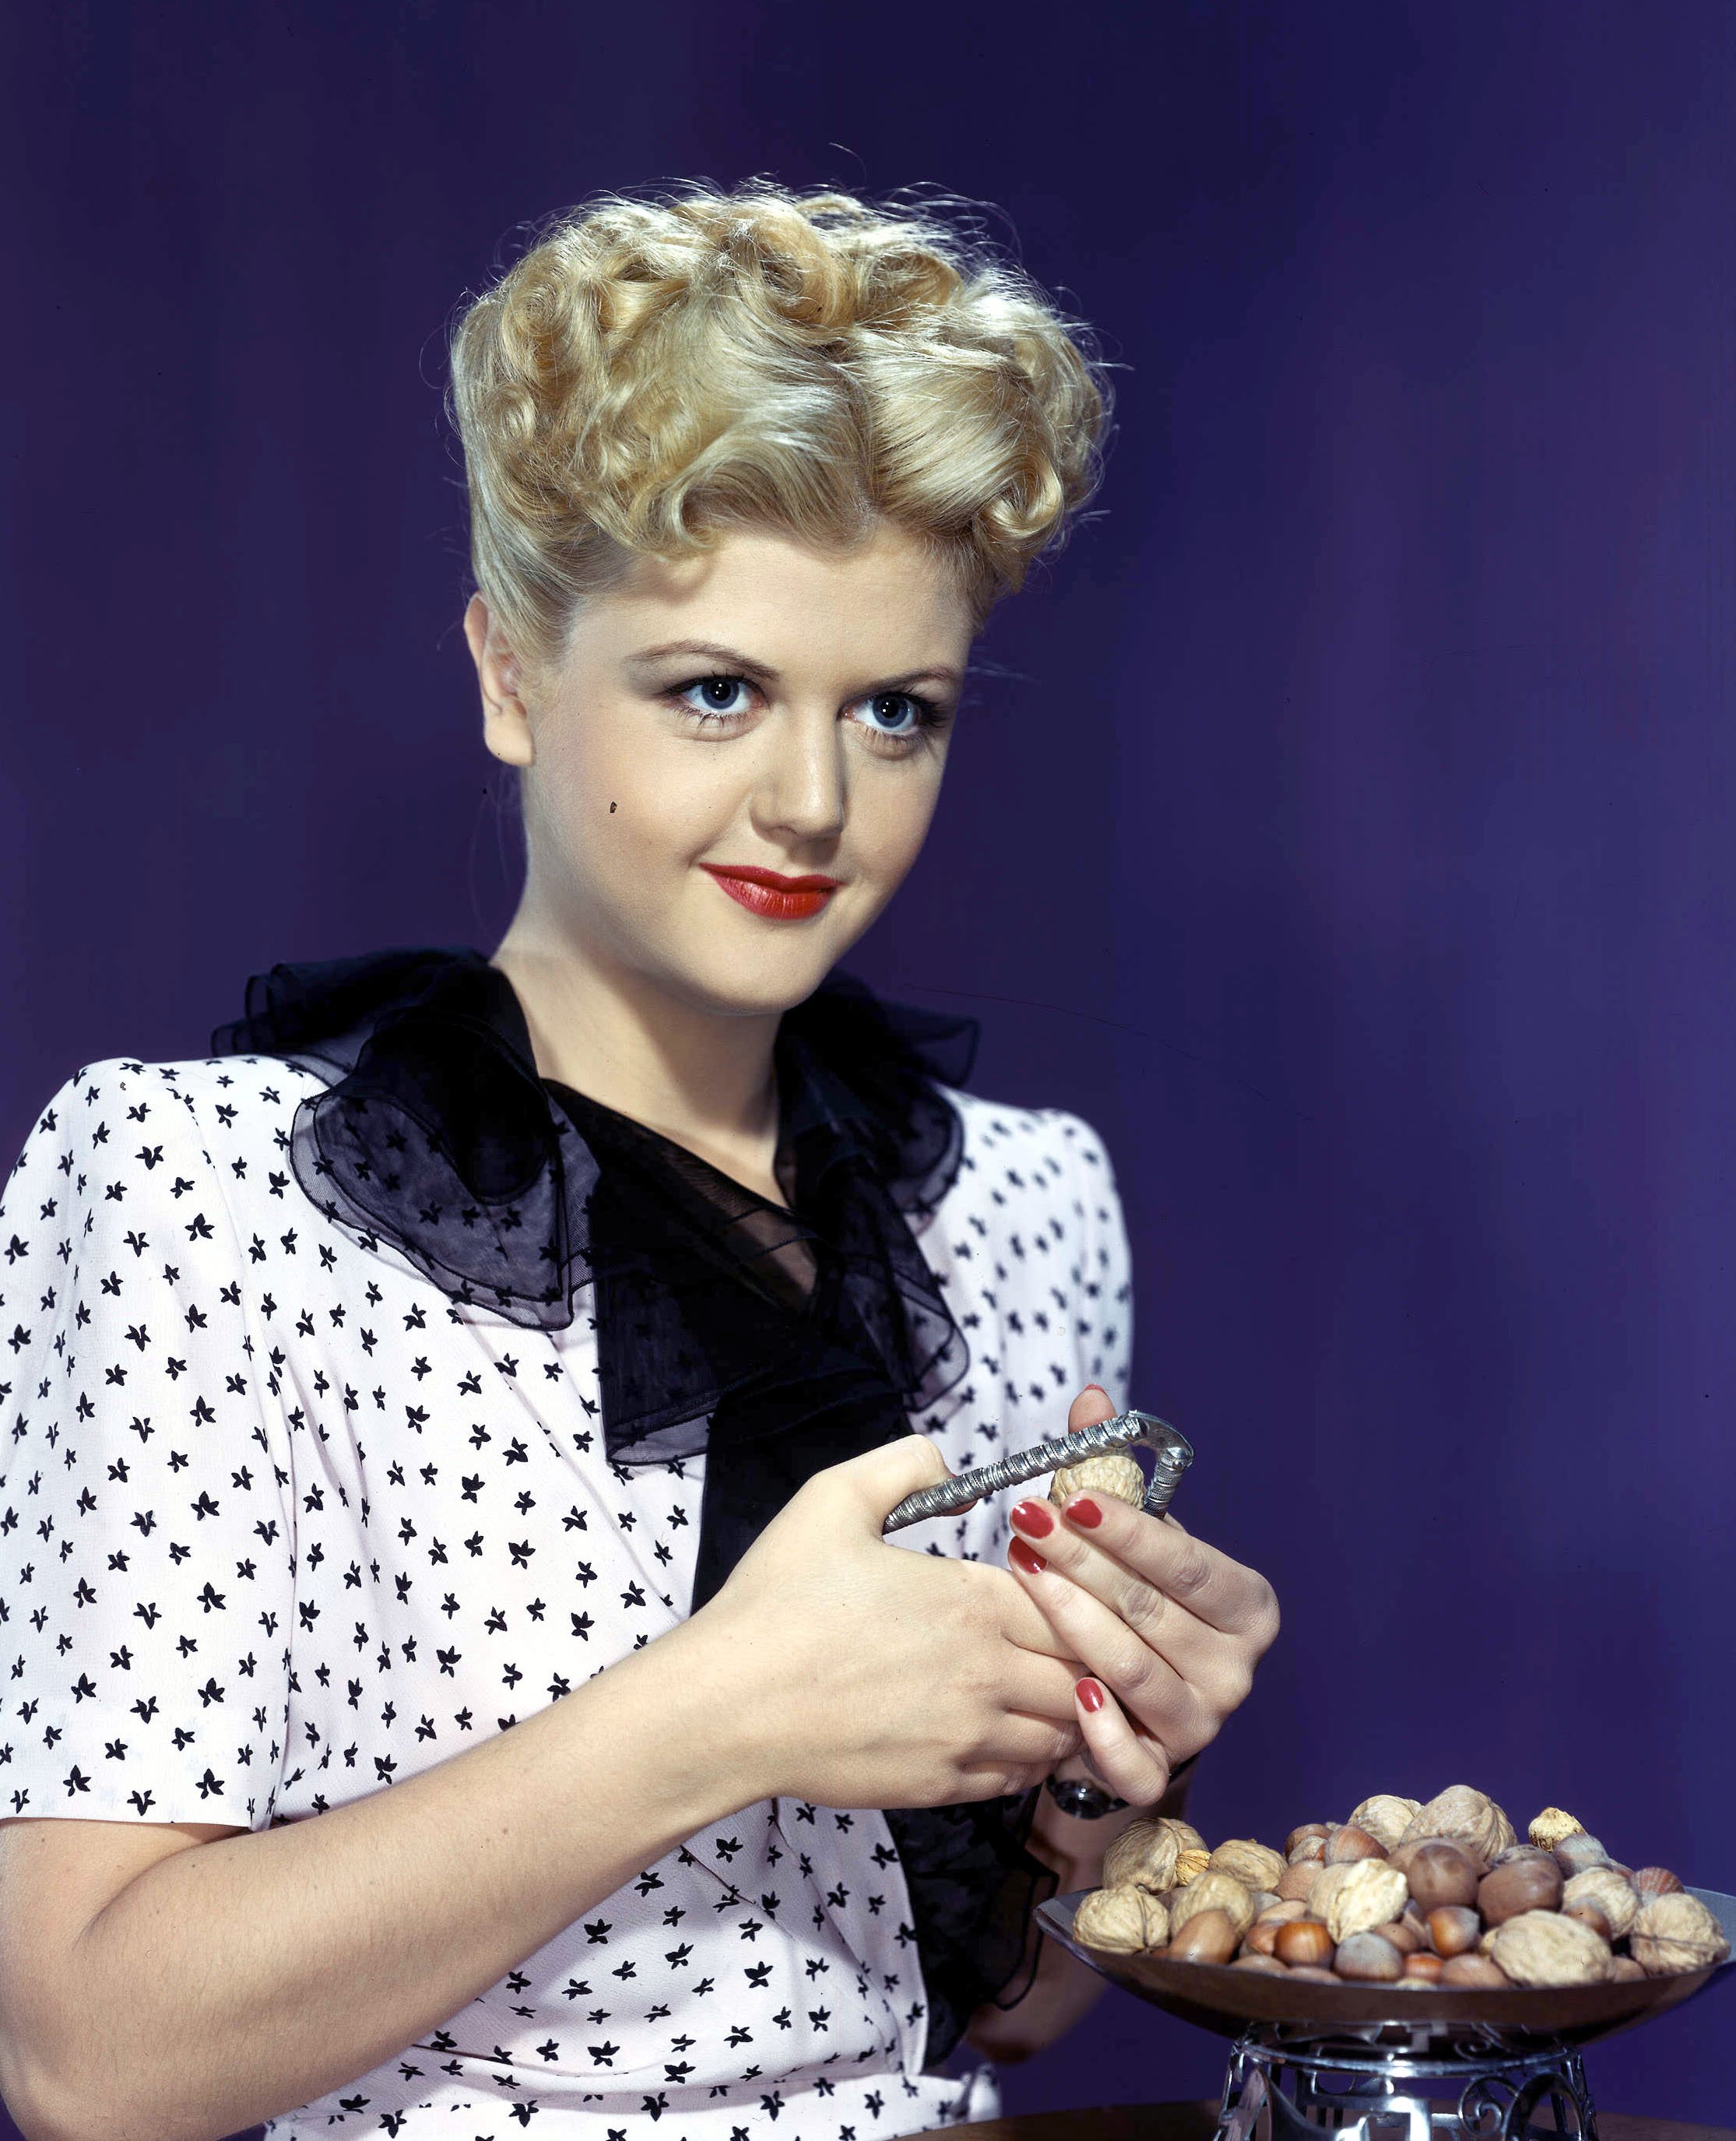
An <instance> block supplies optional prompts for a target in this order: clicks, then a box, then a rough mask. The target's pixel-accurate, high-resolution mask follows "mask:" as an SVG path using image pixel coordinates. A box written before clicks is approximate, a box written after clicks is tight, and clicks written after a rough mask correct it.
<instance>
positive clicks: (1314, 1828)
mask: <svg viewBox="0 0 1736 2141" xmlns="http://www.w3.org/2000/svg"><path fill="white" fill-rule="evenodd" d="M1331 1833H1332V1824H1331V1823H1330V1821H1305V1822H1304V1823H1303V1824H1302V1825H1301V1828H1293V1829H1291V1832H1290V1833H1289V1835H1288V1836H1286V1838H1285V1839H1284V1856H1285V1857H1286V1858H1288V1859H1289V1860H1291V1863H1295V1859H1296V1846H1297V1845H1298V1844H1299V1843H1306V1842H1307V1840H1308V1839H1309V1838H1311V1837H1318V1838H1320V1842H1321V1843H1325V1840H1326V1838H1328V1837H1329V1836H1330V1834H1331Z"/></svg>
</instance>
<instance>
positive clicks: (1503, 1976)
mask: <svg viewBox="0 0 1736 2141" xmlns="http://www.w3.org/2000/svg"><path fill="white" fill-rule="evenodd" d="M1441 1983H1442V1984H1443V1986H1444V1985H1450V1986H1453V1987H1454V1988H1455V1989H1460V1990H1467V1989H1472V1988H1476V1989H1485V1988H1486V1989H1487V1990H1488V1991H1497V1990H1498V1989H1499V1988H1500V1987H1501V1986H1503V1985H1511V1984H1512V1978H1510V1977H1509V1976H1507V1972H1506V1971H1504V1970H1503V1969H1502V1967H1501V1966H1500V1964H1499V1963H1498V1962H1495V1961H1492V1960H1491V1958H1490V1957H1489V1956H1486V1955H1453V1956H1448V1958H1447V1960H1446V1961H1445V1962H1444V1963H1443V1965H1442V1966H1441Z"/></svg>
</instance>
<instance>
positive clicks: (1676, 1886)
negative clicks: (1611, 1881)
mask: <svg viewBox="0 0 1736 2141" xmlns="http://www.w3.org/2000/svg"><path fill="white" fill-rule="evenodd" d="M1633 1883H1634V1893H1635V1895H1636V1896H1637V1897H1639V1898H1640V1902H1642V1903H1649V1902H1651V1901H1652V1900H1653V1898H1654V1897H1658V1896H1679V1895H1680V1894H1681V1892H1682V1884H1681V1883H1680V1882H1679V1881H1678V1880H1677V1878H1676V1877H1675V1874H1674V1873H1670V1872H1669V1871H1668V1870H1667V1868H1664V1867H1662V1866H1642V1867H1641V1868H1640V1870H1639V1872H1638V1873H1635V1875H1634V1877H1633Z"/></svg>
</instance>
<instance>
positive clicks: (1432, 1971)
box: [1404, 1954, 1447, 1985]
mask: <svg viewBox="0 0 1736 2141" xmlns="http://www.w3.org/2000/svg"><path fill="white" fill-rule="evenodd" d="M1446 1967H1447V1966H1446V1964H1445V1962H1444V1961H1443V1960H1442V1959H1441V1957H1440V1956H1438V1955H1428V1954H1417V1955H1408V1956H1405V1958H1404V1975H1405V1977H1406V1978H1407V1979H1408V1980H1409V1982H1410V1983H1411V1984H1413V1985H1438V1984H1439V1983H1440V1981H1441V1973H1442V1971H1443V1970H1445V1968H1446Z"/></svg>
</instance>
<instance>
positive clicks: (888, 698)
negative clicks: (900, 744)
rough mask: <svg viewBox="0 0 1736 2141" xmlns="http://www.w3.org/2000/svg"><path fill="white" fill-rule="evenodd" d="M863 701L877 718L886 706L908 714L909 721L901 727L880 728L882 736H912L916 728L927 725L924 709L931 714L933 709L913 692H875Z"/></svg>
mask: <svg viewBox="0 0 1736 2141" xmlns="http://www.w3.org/2000/svg"><path fill="white" fill-rule="evenodd" d="M864 703H865V704H866V705H867V706H869V707H870V708H871V709H872V710H873V713H874V715H875V716H876V718H877V719H878V718H879V717H880V716H883V715H884V714H885V713H886V711H887V709H888V707H890V708H891V709H892V711H893V712H894V713H898V712H901V711H902V712H905V713H907V714H908V715H909V716H910V718H909V721H907V723H906V725H905V726H903V727H902V728H896V729H882V730H881V731H879V733H880V734H881V735H882V736H914V735H915V734H916V732H917V730H918V729H921V728H924V727H927V726H928V723H927V721H926V720H925V718H924V710H925V709H927V712H928V713H929V714H931V715H932V711H933V709H932V707H931V706H928V702H927V701H926V700H923V699H919V698H917V696H916V694H915V693H914V692H875V694H874V696H873V698H872V699H869V700H867V701H864Z"/></svg>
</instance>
